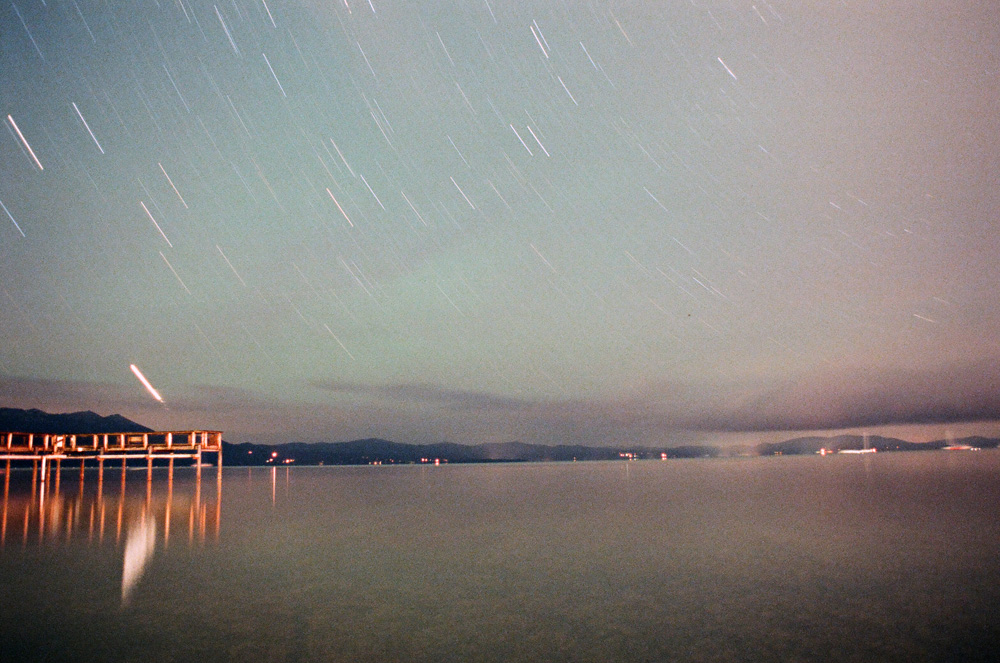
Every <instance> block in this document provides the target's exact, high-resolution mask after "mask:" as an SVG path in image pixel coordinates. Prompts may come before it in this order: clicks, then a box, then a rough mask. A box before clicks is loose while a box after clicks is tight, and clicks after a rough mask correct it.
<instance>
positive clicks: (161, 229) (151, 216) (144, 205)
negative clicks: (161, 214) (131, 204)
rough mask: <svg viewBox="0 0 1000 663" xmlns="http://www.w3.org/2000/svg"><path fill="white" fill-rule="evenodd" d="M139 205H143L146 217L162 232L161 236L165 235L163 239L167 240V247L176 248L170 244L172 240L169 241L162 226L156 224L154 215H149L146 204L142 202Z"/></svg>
mask: <svg viewBox="0 0 1000 663" xmlns="http://www.w3.org/2000/svg"><path fill="white" fill-rule="evenodd" d="M139 204H140V205H142V209H144V210H146V215H147V216H148V217H149V220H150V221H152V222H153V225H154V226H156V229H157V230H159V231H160V234H161V235H163V239H164V240H166V242H167V246H169V247H170V248H174V245H173V244H171V243H170V240H169V239H167V235H166V234H165V233H164V232H163V228H161V227H160V224H158V223H157V222H156V219H154V218H153V215H152V214H150V213H149V208H148V207H146V203H144V202H142V201H141V200H140V201H139Z"/></svg>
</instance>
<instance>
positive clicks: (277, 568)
mask: <svg viewBox="0 0 1000 663" xmlns="http://www.w3.org/2000/svg"><path fill="white" fill-rule="evenodd" d="M123 476H124V479H123ZM2 478H3V480H4V487H3V490H4V501H3V507H2V508H3V513H2V534H0V579H2V582H0V659H3V660H4V661H22V660H23V661H31V660H93V661H142V662H144V663H148V662H151V661H190V660H218V661H257V660H260V661H727V660H732V661H759V660H774V661H778V660H780V661H794V660H800V661H831V660H834V661H871V660H886V661H967V660H998V654H997V653H996V648H997V646H998V643H1000V617H998V615H997V607H998V606H1000V529H998V527H997V524H996V523H997V513H998V509H1000V481H998V479H1000V453H997V452H992V451H983V452H921V453H905V454H902V453H901V454H873V455H867V456H864V457H858V456H850V457H848V456H834V457H826V458H821V457H783V458H751V459H734V460H721V459H716V460H688V461H666V462H661V461H642V462H630V463H625V462H615V463H563V464H556V463H550V464H518V465H460V466H459V465H456V466H441V467H432V466H409V467H385V466H382V467H337V468H331V467H316V468H311V467H298V468H285V467H282V468H275V469H273V470H272V469H271V468H254V469H247V468H225V469H224V470H223V471H222V473H221V474H220V473H218V472H217V470H216V469H214V468H213V469H210V470H203V471H202V474H201V476H200V479H199V477H198V475H197V474H196V472H195V471H194V470H193V469H183V470H180V469H178V470H175V471H174V472H173V474H172V475H170V474H169V473H168V472H167V470H165V469H155V470H153V472H152V480H151V481H147V472H146V470H145V469H140V470H131V469H130V470H129V471H128V472H126V473H124V474H123V473H122V472H121V470H120V469H118V470H110V469H105V471H104V472H103V476H102V477H101V479H100V480H98V473H97V471H96V470H91V469H88V470H86V472H84V473H82V474H81V472H80V471H79V469H75V470H66V469H64V470H63V471H62V472H61V473H60V474H59V475H58V480H56V477H50V479H49V481H48V482H47V483H46V485H45V488H44V489H43V488H42V487H41V486H40V485H39V484H38V483H37V480H36V481H34V482H33V479H32V476H31V473H30V472H12V473H9V474H6V473H5V474H4V475H3V477H2Z"/></svg>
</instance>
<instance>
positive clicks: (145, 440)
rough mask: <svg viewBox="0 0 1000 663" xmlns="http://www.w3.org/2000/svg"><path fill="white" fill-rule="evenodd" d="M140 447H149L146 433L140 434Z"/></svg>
mask: <svg viewBox="0 0 1000 663" xmlns="http://www.w3.org/2000/svg"><path fill="white" fill-rule="evenodd" d="M142 448H143V449H148V448H149V435H147V434H146V433H143V434H142Z"/></svg>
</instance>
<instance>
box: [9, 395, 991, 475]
mask: <svg viewBox="0 0 1000 663" xmlns="http://www.w3.org/2000/svg"><path fill="white" fill-rule="evenodd" d="M151 430H152V429H151V428H147V427H145V426H143V425H142V424H138V423H136V422H134V421H132V420H130V419H126V418H125V417H123V416H121V415H118V414H113V415H110V416H107V417H102V416H101V415H99V414H95V413H94V412H89V411H87V412H71V413H66V414H49V413H48V412H43V411H42V410H35V409H32V410H21V409H17V408H0V431H11V432H21V433H51V434H60V435H61V434H67V433H132V432H135V433H142V432H149V431H151ZM864 440H865V438H864V436H862V435H836V436H833V437H816V436H813V437H798V438H794V439H791V440H785V441H784V442H774V443H763V444H758V445H757V446H755V447H716V446H709V445H684V446H676V447H587V446H582V445H557V446H548V445H544V444H528V443H526V442H520V441H512V442H491V443H488V444H480V445H465V444H455V443H452V442H442V443H439V444H406V443H402V442H392V441H390V440H382V439H378V438H369V439H364V440H353V441H351V442H311V443H307V442H289V443H286V444H277V445H264V444H251V443H242V444H230V443H228V442H223V443H222V448H223V462H224V464H226V465H271V464H281V463H284V462H286V461H292V460H293V461H294V463H295V464H297V465H367V464H370V463H383V464H390V463H400V464H409V463H433V462H435V461H440V462H447V463H490V462H506V463H510V462H543V461H573V460H618V459H621V458H624V457H629V458H635V459H644V458H662V457H664V456H666V458H708V457H716V456H737V455H740V456H743V455H761V456H771V455H778V454H781V455H798V454H815V453H818V452H819V450H820V449H826V450H827V451H833V452H837V451H840V450H842V449H861V448H862V447H863V446H864V443H865V442H864ZM868 444H869V446H871V447H873V448H875V449H876V450H878V451H883V452H884V451H922V450H933V449H942V448H944V447H946V446H948V445H952V444H956V445H963V444H964V445H969V446H973V447H978V448H980V449H994V448H997V447H998V446H1000V440H997V439H991V438H985V437H965V438H961V439H957V440H936V441H934V442H923V443H915V442H907V441H906V440H900V439H897V438H892V437H882V436H880V435H871V436H869V437H868Z"/></svg>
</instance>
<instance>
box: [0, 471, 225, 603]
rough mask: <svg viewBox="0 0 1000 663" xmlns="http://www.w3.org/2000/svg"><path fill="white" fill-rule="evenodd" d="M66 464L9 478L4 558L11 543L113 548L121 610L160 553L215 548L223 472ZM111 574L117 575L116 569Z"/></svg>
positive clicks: (0, 516) (2, 524) (0, 540)
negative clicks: (180, 547)
mask: <svg viewBox="0 0 1000 663" xmlns="http://www.w3.org/2000/svg"><path fill="white" fill-rule="evenodd" d="M66 465H67V464H63V465H62V466H60V464H59V461H56V462H54V463H52V464H51V465H50V466H49V467H48V468H46V469H45V470H44V472H45V474H44V475H42V474H41V470H40V468H38V467H35V468H34V469H18V468H12V467H11V463H10V461H8V462H7V463H6V466H4V467H2V468H0V472H2V473H3V502H2V507H0V552H2V551H3V550H4V549H5V548H7V547H8V546H11V545H17V544H20V546H21V547H22V548H27V547H28V546H48V547H53V546H56V547H59V546H71V545H81V544H83V545H87V546H97V547H101V546H113V547H114V548H115V549H116V550H117V549H120V550H121V555H122V566H121V574H122V576H121V577H122V584H121V590H122V594H121V600H122V605H123V606H124V605H126V604H127V603H128V599H129V596H130V594H131V593H132V591H133V590H134V589H135V587H136V586H137V584H138V583H139V582H140V580H141V579H142V577H143V574H144V573H147V572H149V570H150V566H151V564H152V565H153V566H155V562H154V558H155V553H156V551H157V549H161V550H165V549H166V548H167V547H168V546H170V545H172V544H176V542H177V541H178V539H180V540H181V541H183V542H184V544H185V545H187V546H194V545H196V544H197V545H203V544H204V543H205V542H206V541H211V542H216V541H217V540H218V536H219V528H220V524H221V518H222V469H221V468H212V469H204V470H203V469H202V468H201V467H181V468H177V469H175V468H174V465H173V462H171V463H170V465H169V466H168V467H157V468H154V467H152V466H151V465H150V466H147V467H145V468H141V469H136V468H133V467H126V466H125V465H120V466H117V467H105V465H106V464H105V463H101V464H100V465H99V466H98V467H85V466H84V465H83V464H81V465H80V466H79V469H77V468H76V467H74V468H73V469H68V468H67V467H66ZM109 572H117V569H115V570H114V571H112V570H111V569H109Z"/></svg>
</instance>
